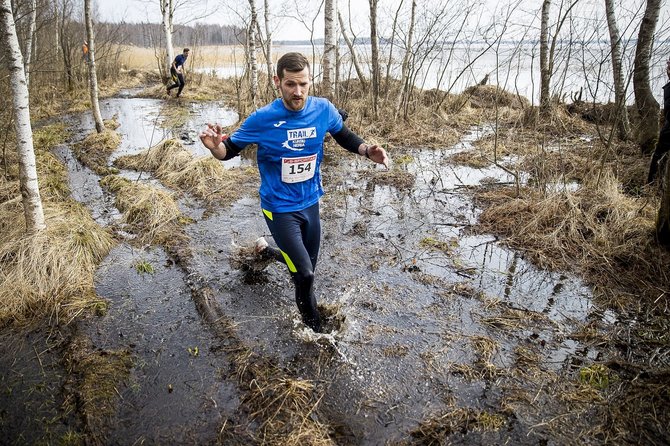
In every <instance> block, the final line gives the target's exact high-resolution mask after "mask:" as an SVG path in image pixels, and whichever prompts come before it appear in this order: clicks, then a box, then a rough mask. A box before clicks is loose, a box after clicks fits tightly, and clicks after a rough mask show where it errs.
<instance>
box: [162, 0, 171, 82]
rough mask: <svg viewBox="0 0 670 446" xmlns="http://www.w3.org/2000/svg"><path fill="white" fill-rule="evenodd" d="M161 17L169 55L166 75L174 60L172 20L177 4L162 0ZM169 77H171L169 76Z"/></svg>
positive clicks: (166, 49) (169, 0) (166, 50)
mask: <svg viewBox="0 0 670 446" xmlns="http://www.w3.org/2000/svg"><path fill="white" fill-rule="evenodd" d="M160 8H161V15H162V17H163V20H162V23H161V24H162V25H163V35H164V36H165V52H166V54H167V61H166V67H167V68H166V73H169V72H170V65H172V61H173V60H174V47H173V45H172V32H173V26H172V20H173V18H174V8H175V4H174V2H173V0H160ZM168 76H169V75H168Z"/></svg>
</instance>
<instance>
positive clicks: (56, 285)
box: [0, 124, 115, 323]
mask: <svg viewBox="0 0 670 446" xmlns="http://www.w3.org/2000/svg"><path fill="white" fill-rule="evenodd" d="M33 136H34V144H35V152H36V153H35V155H36V161H37V172H38V178H39V185H40V195H41V197H42V203H43V207H44V215H45V220H46V225H47V228H46V229H45V230H44V231H41V232H38V233H35V234H27V233H26V232H25V219H24V215H23V206H22V203H21V195H20V191H19V183H18V160H17V157H16V153H15V151H13V150H12V151H8V152H7V153H6V155H7V157H6V159H5V160H4V161H5V162H7V164H8V166H9V169H8V171H7V176H5V175H0V302H2V304H1V305H0V321H2V322H9V321H14V322H18V323H29V322H31V321H33V320H37V319H41V318H42V317H43V316H44V315H47V316H48V317H49V318H50V319H51V320H52V322H53V323H58V322H63V321H64V322H69V321H70V320H72V319H73V318H74V317H76V315H78V314H80V313H81V312H82V311H84V310H85V309H92V310H98V309H101V308H102V307H104V304H103V303H102V301H101V300H100V299H99V298H98V297H97V296H96V294H95V286H94V283H93V278H94V273H95V270H96V268H97V265H98V263H99V262H100V261H101V260H102V259H103V258H104V257H105V256H106V255H107V253H108V252H109V250H110V249H111V248H112V247H113V246H114V244H115V241H114V239H113V237H112V235H111V234H110V233H109V232H108V231H106V230H104V229H102V228H100V227H99V226H98V225H97V224H96V223H95V222H94V221H93V219H92V218H91V216H90V214H89V213H88V211H87V210H86V209H85V208H84V207H83V206H82V205H80V204H79V203H77V202H74V201H73V200H71V199H70V198H69V196H70V189H69V186H68V184H67V172H66V169H65V167H64V166H63V164H62V163H61V162H60V161H59V160H58V159H56V157H55V156H54V155H53V154H52V153H51V152H50V151H49V150H50V149H51V148H53V147H54V146H56V145H58V144H61V143H63V142H64V141H65V139H66V138H67V132H66V131H65V128H64V126H63V125H61V124H56V125H50V126H46V127H42V128H37V129H36V130H35V131H34V135H33Z"/></svg>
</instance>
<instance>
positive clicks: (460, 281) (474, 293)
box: [58, 98, 613, 444]
mask: <svg viewBox="0 0 670 446" xmlns="http://www.w3.org/2000/svg"><path fill="white" fill-rule="evenodd" d="M161 104H162V101H156V100H147V99H137V98H132V99H123V98H118V99H112V100H108V101H104V102H103V103H102V108H103V115H104V116H106V117H109V116H111V115H114V114H117V115H118V117H119V122H120V123H121V127H120V128H119V132H121V133H122V134H123V135H124V136H123V138H124V139H123V142H122V148H121V149H120V150H119V151H117V152H116V153H115V154H114V156H113V158H114V157H117V156H120V155H121V154H132V153H137V152H138V151H140V150H143V149H146V148H147V147H149V146H151V145H152V144H155V143H156V142H158V141H159V140H160V139H161V138H164V137H166V136H167V135H168V133H167V131H164V130H161V129H160V126H159V125H158V124H157V123H158V122H159V121H160V115H161V113H162V112H161V110H162V109H161V107H162V105H161ZM189 107H190V108H189V111H188V116H189V119H188V120H186V121H185V122H186V123H185V124H184V125H182V126H181V127H180V129H179V130H178V132H185V133H184V134H185V135H186V137H188V138H191V136H192V132H196V131H199V130H200V129H201V128H202V127H204V123H205V122H208V121H219V122H221V123H222V124H224V123H225V122H231V123H232V122H234V120H233V117H232V115H230V114H228V111H220V109H219V107H218V106H217V105H216V104H209V105H197V106H196V105H194V106H189ZM191 115H192V116H191ZM86 119H87V118H85V117H82V123H83V121H84V120H86ZM226 119H229V120H232V121H226ZM234 119H235V120H236V119H237V117H236V116H235V117H234ZM224 125H227V124H224ZM89 128H90V127H89ZM490 132H491V129H489V128H480V129H473V131H472V132H470V133H468V134H467V135H465V136H464V138H463V140H462V141H461V142H460V143H459V144H457V145H456V146H454V147H452V148H445V149H444V150H422V149H415V150H410V151H408V153H407V155H408V158H407V160H406V162H404V163H399V164H397V165H396V166H394V168H393V169H394V170H395V171H396V172H395V173H399V174H400V175H402V176H403V178H410V179H411V184H410V187H399V186H397V185H394V183H392V182H385V181H384V175H391V174H393V173H394V172H390V173H388V174H387V173H385V172H383V171H382V170H381V169H379V168H377V167H375V166H372V165H371V164H370V163H369V162H368V161H367V160H362V159H359V158H356V159H354V158H344V160H342V161H339V162H338V161H334V160H327V162H326V163H325V165H324V174H325V178H327V179H328V181H324V186H325V187H326V189H327V194H326V196H325V197H324V199H323V201H322V205H321V211H322V220H323V223H322V225H323V238H322V248H321V253H320V258H319V265H318V268H317V270H318V271H317V279H316V284H315V290H316V293H317V297H318V300H319V302H320V305H321V306H322V307H323V309H324V314H325V313H329V314H331V315H333V317H336V318H337V323H336V324H335V325H333V330H331V331H330V332H329V333H327V334H322V335H314V334H313V333H311V332H310V331H309V330H307V329H305V328H304V326H302V324H301V323H300V322H299V321H298V320H297V310H296V307H295V303H294V298H293V285H292V283H291V281H290V278H289V276H288V274H287V272H286V267H285V266H283V265H280V264H271V265H269V266H268V267H267V268H266V269H265V270H263V271H262V272H261V273H260V274H258V273H257V274H256V276H254V277H250V276H249V273H248V272H245V271H241V270H238V269H236V268H235V267H234V266H233V265H231V261H230V259H231V258H232V257H233V256H234V255H235V252H236V250H237V249H238V248H239V246H250V245H252V244H253V241H254V240H255V239H256V238H257V237H260V236H266V237H268V240H271V237H269V234H268V230H267V227H266V226H265V223H264V221H263V218H262V214H261V210H260V205H259V200H258V197H257V195H256V192H255V190H250V191H249V194H248V197H247V198H243V199H241V200H239V201H237V202H236V203H234V204H233V205H232V206H231V207H229V208H226V209H219V210H215V211H213V212H211V213H207V214H203V213H202V209H199V208H198V204H197V202H194V201H191V202H190V204H189V206H190V214H189V215H192V216H195V217H194V218H195V222H194V223H193V224H191V225H189V226H188V227H187V234H188V236H189V237H190V240H191V241H190V246H189V248H190V249H191V251H192V255H193V257H192V259H191V261H190V264H189V268H190V270H189V271H188V273H189V274H197V275H198V276H200V277H202V278H204V280H206V281H207V283H208V286H210V287H211V288H212V290H213V293H214V296H213V297H214V299H215V300H216V303H217V305H218V306H219V308H222V309H224V311H225V316H226V318H228V319H229V320H230V321H231V325H232V327H233V329H234V330H235V332H236V334H237V336H239V338H240V339H241V340H242V341H243V342H244V344H245V346H246V347H247V348H249V349H250V350H251V351H253V352H255V353H258V354H261V355H265V356H267V357H270V358H273V360H276V361H277V363H278V364H279V365H280V366H281V367H283V369H284V370H291V371H292V372H291V373H294V374H295V375H296V376H299V377H302V378H305V379H311V380H314V381H315V382H318V383H320V385H321V388H322V389H323V392H324V394H323V397H322V400H321V401H322V407H323V409H322V410H323V413H324V414H326V415H327V418H328V420H329V422H331V423H332V424H334V425H337V426H342V429H343V430H344V434H343V435H344V436H345V437H348V438H353V439H355V443H356V444H379V443H380V442H382V443H385V442H394V441H398V440H401V439H403V438H406V437H407V432H409V431H411V430H413V429H415V428H416V426H417V421H418V420H422V419H424V418H425V417H427V416H428V415H430V414H432V413H436V412H439V411H440V410H444V409H445V408H447V407H449V404H453V403H454V402H457V403H458V404H461V405H462V406H465V407H472V408H475V409H484V408H489V407H499V406H501V404H502V395H503V393H504V391H503V389H502V388H501V382H502V381H504V380H502V379H499V378H501V377H505V376H506V375H507V374H508V373H510V369H512V368H514V367H516V365H515V364H517V357H516V353H515V352H516V351H517V349H518V348H519V347H520V346H527V345H532V346H533V348H534V349H535V351H536V352H537V354H538V357H539V362H540V364H539V366H541V367H545V368H546V369H548V370H553V371H558V372H560V371H562V370H565V367H566V364H568V363H569V361H570V358H572V357H575V356H582V357H583V356H586V357H591V356H593V355H596V354H597V352H596V351H594V350H590V349H588V348H587V347H586V346H584V345H581V344H580V343H579V342H578V341H575V340H572V339H570V338H569V336H566V333H570V332H572V331H573V330H574V329H575V328H576V327H578V326H579V324H581V323H583V322H585V321H586V320H587V319H588V318H589V317H592V313H593V311H594V310H593V308H592V305H591V301H590V296H591V293H590V290H589V289H588V288H587V287H586V286H584V285H583V284H582V283H581V282H580V281H579V280H578V279H576V278H575V277H570V276H567V275H564V274H560V273H551V272H546V271H541V270H538V269H537V268H535V267H534V266H532V265H531V264H530V263H528V262H526V261H525V260H524V259H523V258H522V256H521V255H519V253H516V252H514V251H511V250H509V249H507V248H505V247H504V246H503V245H502V244H500V243H499V242H498V241H497V240H496V239H495V238H494V237H492V236H479V235H472V234H471V232H470V231H469V228H470V227H471V226H472V225H474V224H475V223H476V221H477V218H478V216H479V214H480V212H481V211H480V210H479V209H478V208H477V207H476V206H475V205H474V204H473V202H472V200H471V199H470V197H469V196H468V195H467V193H465V190H466V189H467V187H469V186H477V185H481V184H484V183H491V182H498V183H512V182H514V181H515V179H514V178H513V176H512V175H510V174H509V173H507V172H506V171H505V170H504V169H502V168H499V167H496V166H493V167H488V168H484V169H475V168H471V167H466V166H455V165H453V164H451V163H449V162H448V158H449V156H451V155H453V154H454V153H457V152H459V151H464V150H472V143H473V142H474V141H475V140H476V139H478V138H480V137H482V136H483V135H486V134H489V133H490ZM188 138H187V139H188ZM191 139H192V140H193V141H195V138H191ZM187 147H188V148H189V150H191V151H192V153H194V154H197V155H198V156H199V155H208V154H207V153H204V152H203V150H204V148H202V147H201V145H200V143H199V142H195V143H193V144H191V145H188V146H187ZM58 153H59V156H60V157H61V159H63V160H64V162H65V163H66V165H67V166H68V169H69V171H70V182H71V185H72V187H73V193H74V194H75V198H76V199H77V200H79V201H81V202H83V203H85V204H86V205H87V206H89V208H91V210H92V212H93V214H94V216H96V220H97V221H99V222H101V224H109V223H110V222H113V221H114V219H115V218H117V217H116V216H117V215H118V213H116V211H115V210H114V207H113V200H112V199H111V197H108V196H106V195H105V193H104V192H103V191H101V190H100V188H99V186H98V185H97V179H96V176H95V174H94V173H92V172H90V171H88V170H87V169H85V168H83V167H82V166H80V165H78V163H77V162H76V161H75V160H73V159H72V157H71V155H69V153H68V150H67V149H59V150H58ZM252 163H253V156H246V157H245V158H237V159H235V160H234V161H232V163H231V164H229V166H235V165H247V164H252ZM338 172H339V173H341V172H345V173H346V174H341V175H338V174H337V173H338ZM123 174H124V176H126V177H128V178H131V179H134V180H137V179H138V178H139V179H141V180H143V179H147V180H148V181H151V182H155V180H154V179H151V178H150V177H149V176H148V175H147V174H146V173H140V174H138V173H137V172H124V173H123ZM75 190H76V192H75ZM138 262H148V263H149V264H151V265H153V267H154V271H155V272H154V273H153V274H140V273H138V272H137V270H136V268H135V267H134V265H136V264H137V263H138ZM185 274H186V273H185V272H184V271H183V270H182V269H180V268H178V267H177V266H175V265H173V264H172V263H171V260H170V259H169V258H168V257H166V255H165V253H163V252H162V251H161V250H157V249H151V250H135V249H133V248H131V247H129V246H126V245H121V246H119V247H118V248H116V249H115V250H114V251H113V252H112V253H111V254H110V255H109V257H108V258H107V259H106V260H105V261H104V263H103V265H101V267H100V269H99V271H98V274H97V278H98V292H99V293H100V294H101V295H102V296H104V297H105V298H107V299H108V300H109V301H110V311H109V314H108V315H107V316H106V317H104V318H102V319H100V320H95V321H91V322H90V325H89V326H88V331H89V333H90V335H91V337H92V338H93V340H94V342H95V343H96V345H98V346H104V347H105V348H128V349H130V350H131V351H132V352H133V353H134V354H135V355H136V358H137V363H136V365H135V367H134V368H133V371H132V379H131V380H130V383H128V386H127V387H126V388H124V389H119V392H120V394H121V396H122V401H123V402H122V407H121V409H120V415H119V420H120V421H122V422H120V423H119V425H118V426H115V428H114V429H113V431H112V433H111V437H110V438H112V439H117V440H119V441H120V442H122V440H125V441H126V442H129V443H132V442H133V441H136V440H137V441H139V440H145V441H150V442H162V441H168V440H174V439H175V438H176V439H178V440H179V441H182V442H187V441H194V442H196V443H202V442H208V441H211V440H212V439H213V438H215V435H216V432H217V429H218V428H220V426H221V421H222V420H223V419H226V417H228V416H229V415H230V413H231V411H234V410H235V409H236V408H237V406H238V405H239V401H240V396H239V395H238V392H239V391H238V390H237V389H236V388H235V386H233V385H231V384H230V381H229V380H227V379H222V378H221V376H222V372H220V371H221V370H228V369H229V365H228V363H227V359H226V358H225V355H224V354H223V353H222V352H221V351H220V350H219V349H218V347H217V346H218V344H219V340H218V339H216V337H215V335H214V334H213V333H212V332H211V330H209V329H208V327H207V326H206V325H205V324H204V323H203V322H202V321H201V318H200V316H199V315H198V312H197V311H196V309H195V306H194V303H193V301H192V299H191V296H190V291H189V289H188V287H187V286H186V280H187V278H186V277H185ZM326 310H327V311H326ZM598 317H600V318H602V320H605V321H608V320H612V319H613V316H612V315H599V316H598ZM482 345H487V346H488V348H487V349H483V347H482ZM196 346H197V347H198V348H199V350H198V351H199V354H198V355H197V356H196V355H193V353H192V352H193V351H194V347H196ZM482 361H484V362H486V363H487V364H488V365H489V369H487V370H488V374H482V373H479V372H481V370H480V369H478V367H480V365H481V363H482ZM470 372H473V373H470ZM223 375H224V376H225V375H226V374H225V373H223ZM168 389H172V390H171V391H169V390H168ZM165 407H171V408H173V409H174V410H167V411H166V410H165ZM531 440H532V441H531ZM534 440H535V439H534V438H528V439H526V440H524V441H522V443H523V442H525V443H528V444H534V443H536V441H534Z"/></svg>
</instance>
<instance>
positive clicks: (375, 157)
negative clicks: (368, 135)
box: [367, 144, 389, 169]
mask: <svg viewBox="0 0 670 446" xmlns="http://www.w3.org/2000/svg"><path fill="white" fill-rule="evenodd" d="M367 155H368V158H370V159H371V160H372V161H374V162H375V163H377V164H383V165H384V167H386V168H387V169H388V168H389V157H388V155H387V154H386V150H384V148H383V147H381V146H378V145H377V144H374V145H371V146H368V151H367Z"/></svg>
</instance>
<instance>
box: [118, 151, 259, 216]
mask: <svg viewBox="0 0 670 446" xmlns="http://www.w3.org/2000/svg"><path fill="white" fill-rule="evenodd" d="M115 165H116V166H119V167H121V168H129V169H136V170H142V171H147V172H152V173H153V174H154V175H155V176H156V177H157V178H159V179H160V180H161V181H162V182H163V184H165V185H166V186H169V187H171V188H174V189H177V190H179V191H182V192H186V193H189V194H191V195H193V196H195V197H197V198H200V199H202V200H205V201H207V202H210V203H213V202H216V203H218V204H221V205H226V204H229V203H232V202H233V201H235V200H236V199H238V198H239V197H240V196H241V194H242V193H243V192H244V190H245V184H248V183H250V182H252V181H257V178H258V174H257V171H256V170H255V169H226V168H225V167H223V164H222V163H221V162H220V161H218V160H216V159H215V158H213V157H201V158H194V157H193V155H191V153H190V152H189V151H188V150H186V149H184V147H183V146H182V144H181V143H180V142H179V141H177V140H174V139H170V140H166V141H163V142H161V143H159V144H157V145H156V146H154V147H151V148H149V149H147V150H145V151H143V152H141V153H139V154H137V155H133V156H124V157H120V158H118V159H117V160H116V161H115Z"/></svg>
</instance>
